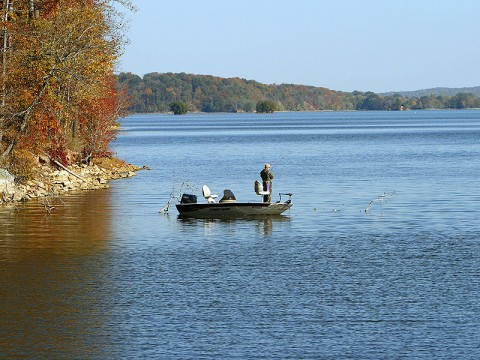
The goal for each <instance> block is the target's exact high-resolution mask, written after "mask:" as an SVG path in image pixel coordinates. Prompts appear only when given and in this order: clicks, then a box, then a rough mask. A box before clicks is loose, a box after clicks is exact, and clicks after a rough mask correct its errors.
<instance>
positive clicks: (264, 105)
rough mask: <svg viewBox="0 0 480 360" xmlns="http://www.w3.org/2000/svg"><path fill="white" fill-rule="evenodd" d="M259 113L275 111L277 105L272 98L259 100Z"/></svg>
mask: <svg viewBox="0 0 480 360" xmlns="http://www.w3.org/2000/svg"><path fill="white" fill-rule="evenodd" d="M256 110H257V113H273V112H274V111H275V110H277V105H276V104H275V102H273V101H271V100H264V101H259V102H258V103H257V106H256Z"/></svg>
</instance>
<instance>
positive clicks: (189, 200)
mask: <svg viewBox="0 0 480 360" xmlns="http://www.w3.org/2000/svg"><path fill="white" fill-rule="evenodd" d="M180 203H181V204H196V203H197V195H191V194H183V195H182V198H181V199H180Z"/></svg>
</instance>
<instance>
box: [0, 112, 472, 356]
mask: <svg viewBox="0 0 480 360" xmlns="http://www.w3.org/2000/svg"><path fill="white" fill-rule="evenodd" d="M122 128H123V131H122V132H121V133H120V134H119V137H118V139H117V140H116V142H115V144H114V149H115V151H116V152H117V154H118V156H119V157H120V158H123V159H125V160H127V161H128V162H131V163H134V164H136V165H140V166H142V165H147V166H149V167H150V168H151V169H152V170H151V171H141V172H139V173H138V175H137V177H135V178H132V179H127V180H120V181H116V182H114V183H113V184H112V187H111V189H109V190H106V191H96V192H88V193H81V194H76V195H72V196H68V197H66V198H65V199H63V200H62V202H58V201H57V204H58V208H56V210H55V211H54V212H53V213H52V214H51V215H50V216H48V215H45V212H44V210H43V209H42V207H41V206H40V205H41V204H39V203H38V202H30V203H28V204H26V205H25V206H24V207H21V208H20V209H0V218H2V219H5V221H4V222H5V224H6V225H5V226H4V228H3V239H2V238H0V279H2V280H0V288H1V289H0V319H1V320H0V321H1V323H0V356H1V355H5V356H6V357H28V358H79V359H80V358H82V359H83V358H99V359H106V358H126V359H127V358H128V359H132V358H166V359H170V358H171V359H201V358H218V359H230V358H239V359H241V358H268V359H275V358H282V359H283V358H294V359H300V358H305V359H313V358H315V359H318V358H322V359H323V358H326V359H346V358H351V359H386V358H405V359H419V358H423V359H432V358H435V359H453V358H461V359H477V358H478V357H479V356H480V352H479V350H478V348H479V347H480V301H479V300H478V298H479V295H480V276H479V275H480V270H479V264H480V220H479V218H480V210H479V207H478V204H479V203H480V194H479V191H478V189H479V176H480V163H479V161H478V159H479V156H480V111H423V112H412V111H409V112H360V113H358V112H354V113H276V114H271V115H256V114H213V115H205V114H199V115H187V116H169V115H138V116H131V117H128V118H126V119H123V120H122ZM265 162H270V163H271V164H272V165H273V172H274V173H275V175H276V178H275V180H274V185H273V186H274V188H273V189H274V194H275V196H274V197H276V194H277V193H278V192H292V193H293V197H292V200H293V202H294V206H293V207H292V209H291V210H290V212H288V213H286V216H284V217H281V218H274V219H261V220H230V221H219V220H195V219H192V220H182V219H178V218H177V213H176V210H175V208H174V206H173V204H172V206H171V207H170V210H169V212H168V214H166V215H162V214H160V213H159V211H160V209H161V208H162V207H163V206H164V205H165V204H166V203H167V201H168V199H169V196H170V193H171V192H172V190H174V193H175V194H178V192H179V189H180V187H181V185H182V183H186V186H187V189H188V190H187V191H188V192H190V193H192V192H193V193H196V194H197V195H199V197H200V194H201V190H200V189H201V186H202V185H203V184H207V185H208V186H209V187H210V188H211V189H212V191H213V192H216V193H218V194H222V191H223V189H227V188H228V189H231V190H232V191H233V192H234V193H235V195H236V197H237V199H238V200H241V201H256V200H259V199H258V198H257V196H256V195H255V193H254V192H253V183H254V181H255V180H256V179H258V178H259V172H260V170H261V169H262V167H263V165H264V163H265ZM383 194H385V196H382V195H383ZM379 197H380V198H379ZM381 199H383V201H380V200H381ZM372 200H375V201H374V202H373V203H372V204H370V202H371V201H372ZM369 204H370V206H369Z"/></svg>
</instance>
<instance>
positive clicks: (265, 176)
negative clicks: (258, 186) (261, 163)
mask: <svg viewBox="0 0 480 360" xmlns="http://www.w3.org/2000/svg"><path fill="white" fill-rule="evenodd" d="M260 177H261V178H262V182H263V191H268V195H263V202H268V203H269V202H270V200H271V199H272V180H273V178H274V177H275V176H274V175H273V173H272V172H271V171H270V164H268V163H267V164H265V168H264V169H263V170H262V171H260Z"/></svg>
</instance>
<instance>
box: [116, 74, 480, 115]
mask: <svg viewBox="0 0 480 360" xmlns="http://www.w3.org/2000/svg"><path fill="white" fill-rule="evenodd" d="M117 81H118V84H119V86H120V87H121V88H124V89H126V91H127V92H128V94H129V95H130V100H131V107H130V111H132V112H136V113H149V112H168V111H169V110H170V104H171V103H172V102H178V101H180V102H183V103H185V104H187V105H188V108H189V110H190V111H202V112H237V111H239V112H253V111H255V106H256V104H257V102H259V101H263V100H271V101H274V102H275V103H276V108H277V110H279V111H283V110H285V111H318V110H334V111H340V110H407V109H443V108H455V109H461V108H477V107H480V99H479V98H478V97H477V96H476V95H474V94H467V93H459V94H456V95H454V96H443V95H438V96H436V95H429V96H421V97H409V96H404V95H401V94H392V95H379V94H375V93H373V92H360V91H354V92H352V93H348V92H341V91H334V90H330V89H327V88H322V87H313V86H305V85H292V84H281V85H276V84H273V85H266V84H261V83H259V82H256V81H253V80H245V79H240V78H220V77H215V76H209V75H192V74H185V73H179V74H178V73H150V74H146V75H145V76H144V77H143V78H142V77H140V76H138V75H135V74H132V73H121V74H119V75H118V76H117Z"/></svg>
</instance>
